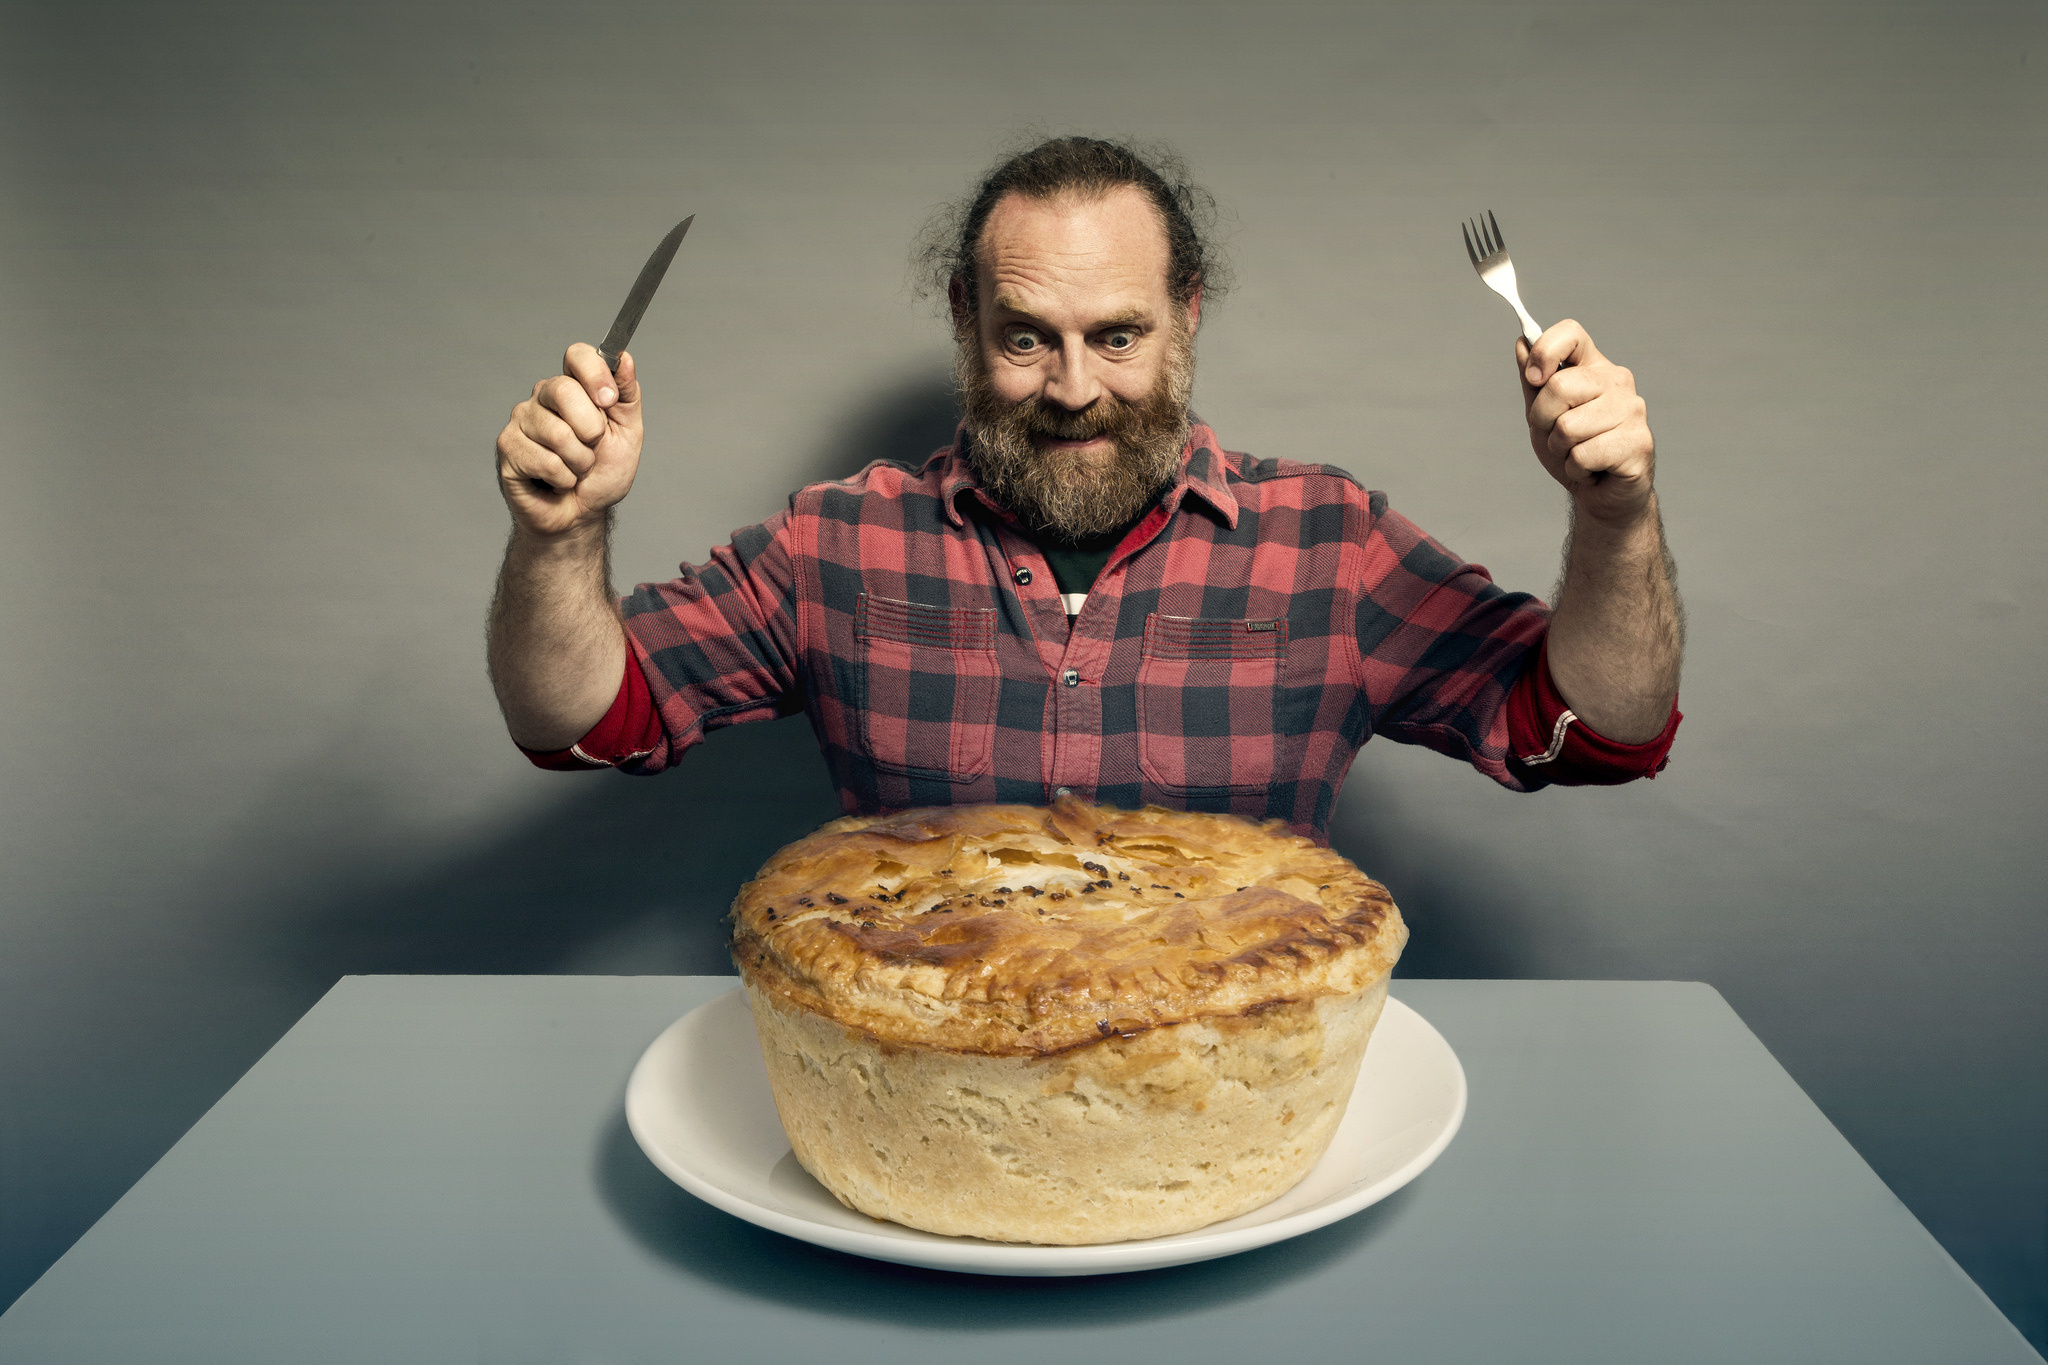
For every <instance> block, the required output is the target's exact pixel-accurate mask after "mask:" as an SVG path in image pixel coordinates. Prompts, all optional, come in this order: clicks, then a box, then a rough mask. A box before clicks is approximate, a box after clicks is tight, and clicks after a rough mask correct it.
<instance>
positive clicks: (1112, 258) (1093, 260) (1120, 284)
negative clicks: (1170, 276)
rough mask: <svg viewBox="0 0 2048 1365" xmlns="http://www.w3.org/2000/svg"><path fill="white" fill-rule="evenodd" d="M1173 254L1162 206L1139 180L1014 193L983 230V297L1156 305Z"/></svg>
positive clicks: (1032, 302)
mask: <svg viewBox="0 0 2048 1365" xmlns="http://www.w3.org/2000/svg"><path fill="white" fill-rule="evenodd" d="M1167 257H1168V251H1167V245H1166V226H1165V224H1164V223H1163V222H1162V221H1161V219H1160V216H1159V210H1158V209H1157V208H1156V207H1154V206H1153V204H1152V201H1151V200H1150V199H1148V198H1146V197H1145V194H1144V192H1143V191H1141V190H1139V189H1137V188H1135V187H1133V186H1128V185H1126V186H1119V187H1118V188H1116V189H1114V190H1111V191H1109V192H1107V193H1105V194H1099V195H1077V194H1062V195H1057V196H1055V197H1053V198H1050V199H1038V198H1032V197H1029V196H1026V195H1022V194H1014V193H1013V194H1009V195H1005V196H1004V197H1003V198H1002V199H1001V200H999V201H998V202H997V204H996V206H995V208H994V209H993V210H992V211H991V212H990V213H989V216H988V222H987V224H986V225H985V226H984V227H983V228H982V234H981V251H980V267H981V269H980V275H981V279H980V287H981V296H982V302H983V303H984V304H988V303H990V302H991V301H993V300H1001V301H1002V303H1003V304H1005V305H1009V306H1013V307H1015V306H1020V305H1021V307H1022V309H1023V310H1024V311H1030V312H1035V311H1037V310H1038V309H1039V308H1041V307H1048V306H1053V305H1065V306H1068V307H1075V306H1088V307H1096V308H1107V309H1117V308H1122V309H1132V308H1141V309H1146V310H1152V311H1157V310H1161V309H1163V308H1164V307H1165V306H1166V302H1167V288H1166V267H1167Z"/></svg>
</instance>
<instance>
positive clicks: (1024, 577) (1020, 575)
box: [1010, 569, 1031, 588]
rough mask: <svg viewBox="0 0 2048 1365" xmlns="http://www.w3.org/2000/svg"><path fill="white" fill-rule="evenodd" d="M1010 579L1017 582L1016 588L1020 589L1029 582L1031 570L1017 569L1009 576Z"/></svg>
mask: <svg viewBox="0 0 2048 1365" xmlns="http://www.w3.org/2000/svg"><path fill="white" fill-rule="evenodd" d="M1010 577H1011V578H1014V579H1015V580H1017V586H1018V587H1020V588H1021V587H1023V586H1024V585H1025V584H1027V583H1029V582H1030V581H1031V570H1029V569H1019V570H1017V572H1015V573H1013V574H1011V575H1010Z"/></svg>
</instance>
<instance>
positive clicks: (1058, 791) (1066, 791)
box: [1052, 787, 1074, 796]
mask: <svg viewBox="0 0 2048 1365" xmlns="http://www.w3.org/2000/svg"><path fill="white" fill-rule="evenodd" d="M1052 794H1053V795H1054V796H1072V795H1073V794H1074V789H1073V788H1072V787H1054V788H1053V789H1052Z"/></svg>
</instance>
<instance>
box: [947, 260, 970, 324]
mask: <svg viewBox="0 0 2048 1365" xmlns="http://www.w3.org/2000/svg"><path fill="white" fill-rule="evenodd" d="M946 303H947V305H948V306H949V307H950V308H952V310H953V330H954V331H955V332H957V333H959V334H960V335H961V336H967V335H969V334H970V333H972V332H973V330H974V310H973V300H972V299H970V298H969V297H968V294H967V281H966V280H964V279H962V278H960V276H958V275H955V276H954V277H953V278H952V279H950V280H948V281H946Z"/></svg>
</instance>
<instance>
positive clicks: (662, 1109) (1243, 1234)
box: [626, 989, 1465, 1275]
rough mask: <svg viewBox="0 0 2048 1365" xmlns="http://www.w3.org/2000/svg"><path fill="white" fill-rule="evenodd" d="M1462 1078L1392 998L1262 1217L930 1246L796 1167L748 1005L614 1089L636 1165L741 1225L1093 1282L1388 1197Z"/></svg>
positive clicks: (1455, 1098)
mask: <svg viewBox="0 0 2048 1365" xmlns="http://www.w3.org/2000/svg"><path fill="white" fill-rule="evenodd" d="M1464 1117H1465V1071H1464V1068H1463V1067H1461V1066H1459V1065H1458V1057H1457V1054H1456V1053H1454V1052H1452V1051H1451V1045H1450V1044H1449V1043H1446V1042H1445V1041H1444V1040H1443V1036H1442V1035H1441V1034H1439V1033H1438V1032H1437V1031H1436V1030H1435V1029H1433V1028H1431V1027H1430V1026H1429V1024H1428V1023H1427V1022H1426V1021H1425V1020H1424V1019H1423V1017H1422V1016H1421V1015H1419V1014H1417V1013H1416V1012H1415V1011H1414V1010H1411V1009H1409V1008H1408V1007H1407V1006H1406V1005H1404V1004H1402V1003H1401V1002H1400V1001H1398V1000H1393V999H1389V1000H1388V1001H1387V1006H1386V1010H1385V1012H1384V1013H1383V1014H1382V1015H1381V1016H1380V1022H1379V1026H1378V1027H1377V1028H1376V1029H1375V1030H1374V1031H1373V1036H1372V1045H1371V1046H1370V1047H1368V1048H1367V1049H1366V1054H1365V1064H1364V1066H1363V1068H1362V1069H1361V1070H1360V1071H1359V1073H1358V1086H1357V1089H1356V1090H1354V1091H1353V1092H1352V1096H1351V1105H1350V1108H1348V1109H1347V1110H1346V1111H1345V1113H1344V1121H1343V1123H1342V1124H1340V1125H1339V1126H1338V1128H1337V1135H1336V1137H1335V1138H1333V1139H1332V1140H1331V1142H1330V1148H1329V1150H1328V1151H1327V1152H1325V1153H1324V1154H1323V1159H1322V1160H1321V1161H1319V1162H1317V1163H1316V1165H1315V1167H1314V1169H1312V1170H1311V1171H1309V1173H1308V1175H1307V1176H1305V1177H1304V1178H1303V1179H1302V1182H1301V1183H1300V1184H1299V1185H1296V1186H1295V1187H1294V1188H1293V1189H1291V1190H1289V1191H1288V1192H1287V1193H1286V1194H1284V1195H1282V1196H1280V1198H1278V1199H1276V1200H1274V1201H1273V1202H1272V1203H1270V1204H1268V1205H1266V1206H1265V1207H1264V1208H1260V1209H1254V1210H1252V1211H1251V1212H1250V1213H1247V1214H1242V1215H1240V1216H1239V1217H1236V1218H1232V1219H1230V1220H1229V1221H1228V1222H1223V1223H1211V1224H1210V1225H1209V1226H1208V1227H1205V1228H1198V1229H1197V1230H1195V1231H1194V1232H1183V1233H1177V1234H1175V1235H1174V1236H1171V1237H1152V1238H1147V1239H1145V1240H1142V1241H1135V1242H1109V1243H1105V1244H1102V1245H1099V1246H1078V1247H1047V1246H1020V1245H1016V1244H1013V1243H1007V1242H984V1241H982V1240H981V1239H980V1238H978V1237H942V1236H940V1235H938V1234H937V1233H931V1232H919V1231H918V1230H916V1229H915V1228H907V1227H903V1226H901V1225H899V1224H896V1223H885V1222H882V1221H880V1220H878V1219H874V1218H870V1217H868V1216H867V1215H866V1214H861V1213H855V1212H854V1211H853V1210H851V1209H849V1208H847V1207H846V1206H845V1205H843V1204H841V1203H840V1202H839V1201H838V1200H837V1199H834V1198H833V1197H832V1195H831V1194H830V1193H829V1192H827V1191H826V1189H825V1187H824V1186H823V1185H820V1184H819V1183H818V1182H817V1181H816V1180H813V1179H812V1178H811V1176H810V1173H809V1172H807V1171H805V1170H804V1168H803V1167H802V1166H800V1165H798V1164H797V1159H796V1154H795V1153H794V1152H792V1151H790V1150H789V1139H788V1138H786V1137H784V1136H783V1132H782V1120H781V1119H779V1118H777V1117H776V1114H775V1100H774V1097H773V1096H772V1095H771V1094H770V1093H769V1090H768V1074H767V1070H766V1068H765V1067H764V1066H763V1065H762V1062H761V1045H760V1043H759V1041H758V1040H757V1039H756V1038H755V1036H754V1021H753V1018H752V1016H751V1015H750V1014H749V1013H748V1012H747V1002H746V997H745V995H744V994H743V993H741V992H740V991H739V990H737V989H735V990H732V991H729V992H727V993H726V994H724V995H721V996H719V997H718V998H717V999H716V1000H712V1001H710V1002H708V1003H706V1004H703V1005H699V1006H698V1007H697V1008H696V1009H693V1010H691V1011H690V1012H689V1013H688V1014H686V1015H684V1016H683V1017H682V1018H680V1019H678V1020H677V1021H676V1022H675V1023H674V1024H671V1025H670V1026H669V1028H668V1029H667V1031H665V1032H664V1033H663V1034H662V1035H661V1036H660V1037H659V1038H657V1039H655V1040H654V1043H653V1045H652V1046H650V1047H649V1048H648V1049H647V1051H646V1053H645V1054H644V1055H642V1056H641V1058H640V1062H639V1065H637V1066H635V1067H634V1068H633V1077H632V1079H631V1080H629V1081H628V1082H627V1083H626V1122H627V1124H628V1125H629V1126H630V1127H631V1128H632V1130H633V1137H634V1138H635V1139H636V1140H637V1141H638V1142H639V1144H640V1148H641V1150H642V1151H644V1152H646V1153H647V1156H648V1159H649V1160H651V1161H653V1162H654V1164H655V1165H656V1166H658V1167H660V1168H661V1170H662V1171H663V1172H664V1173H665V1174H666V1175H667V1176H668V1177H669V1179H671V1180H673V1181H675V1182H676V1183H677V1184H678V1185H681V1186H682V1187H683V1188H684V1189H686V1190H688V1191H689V1192H690V1193H691V1194H694V1195H696V1196H697V1197H698V1198H699V1199H702V1200H704V1201H705V1202H706V1203H708V1204H711V1205H713V1206H715V1207H717V1208H721V1209H724V1210H725V1211H726V1212H727V1213H730V1214H732V1215H734V1216H735V1217H738V1218H744V1219H746V1220H747V1221H748V1222H749V1223H754V1224H757V1225H759V1226H761V1227H764V1228H769V1229H772V1230H773V1231H775V1232H780V1233H785V1234H787V1235H788V1236H791V1237H798V1238H801V1239H803V1240H804V1241H806V1242H815V1243H816V1244H818V1245H819V1246H826V1247H832V1248H834V1249H835V1250H838V1251H850V1252H852V1253H854V1254H855V1255H857V1256H872V1257H875V1258H877V1259H879V1260H884V1261H896V1262H900V1263H901V1264H904V1265H918V1266H929V1267H931V1268H933V1269H937V1270H962V1271H970V1272H973V1273H975V1274H980V1275H1104V1274H1110V1273H1112V1272H1115V1271H1122V1270H1155V1269H1157V1268H1159V1267H1161V1266H1170V1265H1185V1264H1187V1263H1188V1262H1190V1261H1206V1260H1208V1259H1210V1258H1211V1257H1215V1256H1228V1255H1231V1254H1232V1253H1234V1252H1239V1251H1249V1250H1251V1249H1252V1248H1253V1247H1261V1246H1266V1245H1268V1244H1269V1243H1273V1242H1279V1241H1284V1240H1285V1239H1287V1238H1289V1237H1298V1236H1300V1235H1301V1234H1302V1233H1304V1232H1310V1231H1313V1230H1314V1229H1316V1228H1319V1227H1322V1226H1324V1225H1325V1224H1329V1223H1334V1222H1336V1221H1337V1220H1338V1219H1339V1218H1343V1217H1345V1216H1346V1215H1348V1214H1353V1213H1356V1212H1358V1210H1360V1209H1362V1208H1364V1207H1365V1206H1366V1205H1368V1204H1371V1203H1374V1202H1376V1201H1378V1200H1381V1199H1384V1198H1386V1197H1387V1196H1388V1195H1390V1194H1392V1193H1393V1192H1394V1191H1395V1190H1398V1189H1400V1188H1401V1187H1402V1186H1403V1185H1405V1184H1407V1183H1408V1182H1409V1181H1411V1180H1413V1179H1414V1178H1415V1177H1416V1176H1418V1175H1420V1174H1421V1173H1422V1171H1423V1170H1424V1169H1425V1168H1426V1167H1427V1166H1428V1165H1429V1163H1430V1162H1432V1161H1434V1160H1436V1158H1437V1154H1438V1153H1439V1152H1441V1151H1443V1149H1444V1148H1445V1147H1446V1146H1448V1145H1450V1141H1451V1138H1452V1136H1453V1135H1454V1134H1456V1133H1457V1131H1458V1124H1459V1122H1460V1121H1461V1120H1462V1119H1463V1118H1464Z"/></svg>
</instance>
